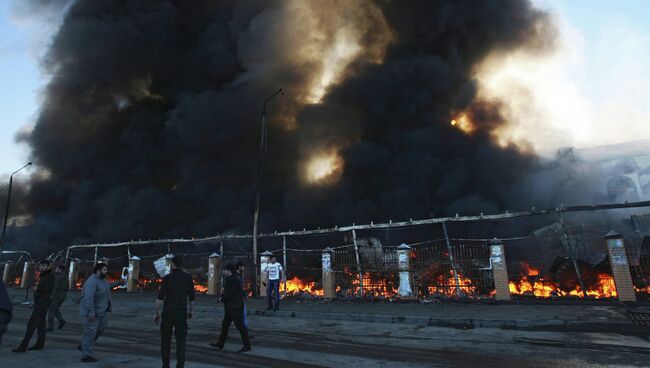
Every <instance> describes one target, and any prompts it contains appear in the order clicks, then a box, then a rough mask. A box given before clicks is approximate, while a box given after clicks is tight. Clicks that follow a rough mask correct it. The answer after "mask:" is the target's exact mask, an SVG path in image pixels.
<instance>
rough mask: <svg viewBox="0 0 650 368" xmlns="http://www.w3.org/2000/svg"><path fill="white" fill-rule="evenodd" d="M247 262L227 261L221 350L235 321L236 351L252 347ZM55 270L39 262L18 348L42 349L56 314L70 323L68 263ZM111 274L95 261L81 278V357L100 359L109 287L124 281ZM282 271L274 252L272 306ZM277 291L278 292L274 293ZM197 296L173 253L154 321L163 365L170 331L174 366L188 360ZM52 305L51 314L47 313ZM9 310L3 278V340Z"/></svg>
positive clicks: (268, 273) (218, 345)
mask: <svg viewBox="0 0 650 368" xmlns="http://www.w3.org/2000/svg"><path fill="white" fill-rule="evenodd" d="M244 267H245V266H244V264H243V263H238V264H232V263H231V264H227V265H226V266H225V267H224V269H223V276H224V282H223V292H222V293H221V296H220V297H219V300H220V301H221V302H223V303H224V317H223V320H222V323H221V332H220V334H219V338H218V339H217V341H216V342H212V343H210V345H211V346H213V347H216V348H217V349H219V350H221V349H223V348H224V345H225V342H226V338H227V337H228V330H229V329H230V325H231V324H233V323H234V325H235V327H236V328H237V330H238V331H239V333H240V335H241V339H242V343H243V346H242V347H241V348H240V349H239V350H238V351H237V353H243V352H247V351H250V350H251V343H250V338H251V337H250V335H249V332H248V322H247V320H246V299H247V293H246V291H245V290H244V287H243V281H242V275H243V272H244ZM55 273H56V274H53V273H52V262H51V261H49V260H43V261H41V262H40V263H39V281H38V283H37V286H36V290H35V291H34V305H33V310H32V314H31V316H30V318H29V321H28V323H27V330H26V332H25V337H24V338H23V340H22V342H21V343H20V345H19V346H18V347H17V348H16V349H14V350H13V351H14V352H16V353H23V352H26V351H28V350H41V349H43V348H44V346H45V336H46V332H47V331H53V329H54V319H56V320H57V321H58V328H59V329H61V328H63V327H64V325H65V324H66V321H65V319H64V318H63V316H62V314H61V311H60V310H59V308H60V307H61V304H63V302H64V301H65V298H66V294H67V291H68V280H67V277H66V275H65V267H64V266H63V265H59V266H58V267H57V268H56V271H55ZM107 275H108V266H107V265H106V264H104V263H97V264H96V265H95V267H94V269H93V273H92V274H91V275H90V277H88V278H87V279H86V281H85V282H84V284H83V288H82V292H81V299H80V302H79V316H80V320H81V325H82V329H83V333H82V336H81V344H79V346H78V347H77V348H78V349H79V351H80V352H81V361H82V362H96V361H97V359H96V358H95V357H93V355H92V354H93V350H94V347H95V342H96V341H97V339H98V338H99V337H100V336H101V335H102V333H103V332H104V331H105V330H106V327H107V325H108V313H110V312H111V309H112V308H111V304H112V301H111V289H112V288H113V287H115V286H117V285H120V284H123V283H124V280H122V281H117V282H115V283H113V284H111V283H109V282H108V280H107ZM282 276H283V271H282V266H281V265H280V264H279V263H277V261H276V259H275V257H271V262H270V263H269V264H268V265H267V268H266V278H267V280H268V283H267V285H266V287H267V296H268V303H269V304H268V306H269V308H268V309H275V310H278V308H279V301H280V298H279V283H280V281H279V280H281V278H282ZM274 293H275V295H273V294H274ZM195 299H196V296H195V292H194V282H193V280H192V276H191V275H190V274H189V273H187V272H185V271H183V258H182V257H181V256H178V255H177V256H174V257H173V258H172V259H171V272H170V273H169V274H167V275H166V276H165V277H163V279H162V284H161V286H160V290H159V292H158V295H157V298H156V304H155V312H154V323H156V325H160V334H161V343H160V354H161V359H162V363H163V368H166V367H169V364H170V355H171V339H172V335H173V336H174V337H175V339H176V366H177V367H183V366H184V364H185V345H186V337H187V330H188V328H187V321H188V320H190V319H192V311H193V306H194V301H195ZM161 309H162V313H161ZM48 311H49V318H46V316H47V314H48ZM11 316H12V304H11V302H10V299H9V297H8V295H7V292H6V289H5V286H4V284H2V283H0V343H1V341H2V340H1V338H2V334H3V333H4V332H5V331H6V329H7V325H8V323H9V321H10V320H11ZM46 320H47V323H48V325H47V327H46ZM35 332H36V333H37V341H36V344H35V345H33V346H31V347H29V346H28V345H29V342H30V340H31V339H32V337H33V335H34V333H35Z"/></svg>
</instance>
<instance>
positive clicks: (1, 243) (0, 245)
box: [0, 162, 32, 259]
mask: <svg viewBox="0 0 650 368" xmlns="http://www.w3.org/2000/svg"><path fill="white" fill-rule="evenodd" d="M31 164H32V163H31V162H28V163H27V165H25V166H23V167H21V168H20V169H18V170H16V171H14V172H12V173H11V175H9V188H8V189H7V203H6V204H5V219H4V222H3V223H2V238H1V239H0V259H1V258H2V251H3V250H4V249H5V233H6V232H7V220H8V219H9V202H10V201H11V188H12V186H13V182H14V174H15V173H17V172H19V171H20V170H22V169H24V168H26V167H27V166H30V165H31Z"/></svg>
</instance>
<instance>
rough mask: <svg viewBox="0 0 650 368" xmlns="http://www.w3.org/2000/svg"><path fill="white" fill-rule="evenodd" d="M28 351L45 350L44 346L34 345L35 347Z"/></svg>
mask: <svg viewBox="0 0 650 368" xmlns="http://www.w3.org/2000/svg"><path fill="white" fill-rule="evenodd" d="M27 350H43V346H41V345H34V346H32V347H31V348H29V349H27Z"/></svg>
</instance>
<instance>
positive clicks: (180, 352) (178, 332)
mask: <svg viewBox="0 0 650 368" xmlns="http://www.w3.org/2000/svg"><path fill="white" fill-rule="evenodd" d="M172 331H173V334H174V338H175V339H176V367H177V368H183V367H184V366H185V338H186V337H187V311H184V310H172V311H163V314H162V317H161V318H160V335H161V340H162V341H161V344H160V356H161V357H162V363H163V367H169V356H170V354H171V346H172Z"/></svg>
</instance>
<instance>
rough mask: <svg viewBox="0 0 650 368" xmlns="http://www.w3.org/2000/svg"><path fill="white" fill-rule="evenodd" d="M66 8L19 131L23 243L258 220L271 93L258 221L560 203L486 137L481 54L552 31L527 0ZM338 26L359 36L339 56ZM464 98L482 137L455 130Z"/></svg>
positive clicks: (204, 230)
mask: <svg viewBox="0 0 650 368" xmlns="http://www.w3.org/2000/svg"><path fill="white" fill-rule="evenodd" d="M34 3H38V2H34ZM61 3H62V4H63V3H67V2H61ZM67 6H68V7H67V11H66V14H65V17H64V19H63V22H62V25H61V27H60V29H59V31H58V33H57V34H56V35H55V36H54V38H53V40H52V44H51V48H50V50H49V52H48V53H47V55H46V57H45V59H44V61H43V63H44V65H45V67H46V68H47V70H48V71H49V72H50V73H51V75H52V79H51V82H50V83H49V84H48V86H47V87H46V90H45V100H44V102H43V105H42V107H41V111H40V115H39V117H38V119H37V121H36V124H35V127H34V129H33V130H32V131H31V132H30V133H29V134H27V135H23V136H22V137H20V139H22V140H24V141H25V142H27V143H28V144H29V145H30V147H31V149H32V157H33V160H34V162H35V164H36V165H37V166H38V167H39V168H41V172H40V174H39V176H38V177H33V178H32V181H31V183H30V189H29V193H28V195H27V197H26V198H25V200H24V203H25V204H24V209H23V211H24V212H25V213H28V214H30V215H31V218H32V220H33V222H32V224H31V225H30V226H27V227H24V228H21V229H15V231H13V233H14V234H15V235H14V236H13V241H14V244H16V242H21V243H23V245H27V244H31V245H34V244H38V245H39V246H42V247H44V249H45V248H48V249H51V248H53V247H62V246H65V245H69V244H70V243H71V242H84V241H93V242H102V241H116V240H124V239H138V238H157V237H168V236H185V237H187V236H206V235H213V234H216V233H220V232H227V231H239V232H250V230H251V228H252V215H251V214H252V209H253V200H254V196H255V182H256V181H255V179H256V177H255V175H256V170H257V155H258V147H259V127H260V125H259V124H260V120H259V112H260V109H261V103H262V101H264V99H265V98H266V97H268V95H270V94H271V93H273V92H274V91H275V90H277V88H280V87H282V88H284V90H285V91H286V94H285V96H284V97H281V98H278V99H277V100H274V101H273V102H272V104H271V105H270V110H269V116H270V124H271V128H270V132H269V137H268V141H269V148H268V152H267V153H268V156H267V158H268V160H267V162H268V166H267V169H266V174H265V184H264V190H263V195H262V211H261V220H260V225H261V230H262V231H271V230H283V229H289V228H294V229H295V228H298V227H300V228H302V227H308V228H309V227H316V226H330V225H334V224H338V225H343V224H349V223H352V222H356V223H363V222H369V221H371V220H374V221H382V220H386V219H388V218H391V219H393V220H398V219H405V218H409V217H412V218H421V217H426V216H433V215H448V214H452V213H455V212H460V213H478V212H486V213H488V212H493V211H498V210H504V209H520V208H526V207H529V206H530V205H533V204H534V205H537V206H544V205H554V204H555V203H554V202H553V201H556V200H558V198H557V197H556V193H554V192H553V190H552V189H547V190H546V191H545V192H540V191H539V190H538V189H539V186H537V185H536V184H539V183H540V179H539V178H537V177H535V175H536V174H534V173H536V172H538V169H539V168H540V167H541V166H542V165H543V163H541V162H540V160H539V159H538V158H537V157H536V156H534V155H533V154H531V153H526V152H522V151H521V150H519V149H517V148H515V147H506V148H502V147H499V146H498V145H497V144H495V143H493V138H492V136H491V132H492V131H493V130H494V129H495V128H496V127H498V126H499V125H500V124H501V117H500V114H499V105H498V103H496V102H493V101H492V102H488V101H477V99H476V98H475V90H476V88H475V86H474V82H473V79H472V68H473V66H475V65H476V64H477V63H479V62H480V61H481V60H482V59H483V58H484V57H485V56H486V55H487V54H488V53H489V52H494V51H495V50H497V51H498V50H504V51H506V50H509V49H512V48H517V47H532V48H540V49H543V48H544V47H548V44H549V43H552V36H553V32H552V26H551V25H550V23H549V21H548V19H547V17H546V15H545V14H543V13H540V12H539V11H537V10H535V9H534V8H533V7H532V6H531V4H530V3H529V2H528V1H523V0H521V1H520V0H506V1H481V2H473V1H429V0H427V1H408V2H402V1H399V2H398V1H376V2H371V1H361V0H359V1H334V0H332V1H317V2H301V1H294V2H291V1H289V2H287V1H246V2H235V1H200V0H195V1H180V0H179V1H171V0H169V1H142V0H137V1H135V0H127V1H124V0H86V1H82V0H78V1H74V2H72V3H71V4H69V5H67ZM341 37H352V38H353V39H355V40H356V45H357V46H356V48H355V47H347V48H346V49H345V50H343V51H340V52H338V53H336V52H335V53H332V52H330V53H328V52H327V51H326V50H332V45H333V44H335V43H337V42H339V41H340V38H341ZM353 46H354V45H353ZM359 46H360V49H359ZM346 50H347V51H346ZM328 58H333V59H331V60H333V62H331V63H330V64H327V60H330V59H328ZM337 58H338V59H337ZM331 60H330V61H331ZM337 62H338V63H339V64H340V65H344V66H345V67H344V68H342V69H341V68H338V69H336V68H335V69H330V70H329V71H327V70H326V68H327V67H328V65H329V67H330V68H332V65H338V64H336V63H337ZM332 70H333V71H332ZM325 73H330V79H329V80H326V79H327V78H325V79H323V75H325ZM323 80H324V81H325V82H327V83H328V84H327V83H326V88H325V90H324V91H323V92H322V93H321V94H322V96H320V95H315V93H316V94H318V90H317V86H315V85H317V84H318V83H320V82H322V81H323ZM315 90H316V91H317V92H314V91H315ZM313 102H318V103H313ZM461 111H462V112H465V113H466V114H467V115H468V116H470V118H471V120H472V122H473V124H474V131H473V132H472V133H471V134H466V133H464V132H462V131H460V130H459V129H457V128H455V127H452V126H450V124H449V121H450V120H451V119H452V118H454V116H455V114H457V113H459V112H461ZM322 150H334V151H335V152H336V153H337V154H338V155H339V156H340V158H342V160H343V168H342V170H341V171H340V173H339V174H337V175H338V176H337V177H336V178H335V179H332V180H329V181H325V182H323V183H317V184H309V183H306V182H305V180H304V173H303V172H302V171H303V170H304V167H305V161H306V160H307V159H308V158H309V156H310V155H312V154H314V153H317V152H319V151H322ZM543 184H544V185H543V187H544V188H549V187H550V188H552V185H549V183H543ZM551 198H553V199H552V200H551Z"/></svg>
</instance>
